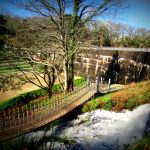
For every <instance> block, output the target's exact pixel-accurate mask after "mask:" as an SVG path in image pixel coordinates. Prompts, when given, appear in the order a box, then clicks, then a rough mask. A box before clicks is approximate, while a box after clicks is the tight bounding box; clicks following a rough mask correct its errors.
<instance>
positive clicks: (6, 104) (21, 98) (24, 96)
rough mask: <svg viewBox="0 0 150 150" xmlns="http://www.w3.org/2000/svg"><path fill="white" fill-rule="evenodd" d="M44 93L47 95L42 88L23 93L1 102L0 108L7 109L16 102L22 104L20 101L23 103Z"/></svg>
mask: <svg viewBox="0 0 150 150" xmlns="http://www.w3.org/2000/svg"><path fill="white" fill-rule="evenodd" d="M45 95H47V93H46V91H44V90H43V89H38V90H35V91H31V92H27V93H23V94H20V95H18V96H16V97H14V98H12V99H9V100H7V101H6V102H4V103H3V104H0V110H3V109H7V108H9V107H12V106H14V105H16V104H22V103H24V104H25V103H28V102H29V101H30V100H33V99H36V98H39V97H42V96H45Z"/></svg>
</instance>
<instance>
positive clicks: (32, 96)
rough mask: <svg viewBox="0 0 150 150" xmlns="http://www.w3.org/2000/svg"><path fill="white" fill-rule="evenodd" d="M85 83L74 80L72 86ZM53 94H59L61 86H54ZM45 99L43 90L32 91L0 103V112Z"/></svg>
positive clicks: (81, 80) (83, 79)
mask: <svg viewBox="0 0 150 150" xmlns="http://www.w3.org/2000/svg"><path fill="white" fill-rule="evenodd" d="M85 82H86V79H85V78H84V77H81V78H80V79H76V80H74V86H75V87H80V86H82V85H83V84H84V83H85ZM52 91H53V93H55V94H58V93H60V92H61V86H60V85H59V84H55V85H54V86H53V89H52ZM42 97H47V93H46V91H45V90H43V89H38V90H34V91H31V92H27V93H23V94H20V95H18V96H16V97H14V98H12V99H9V100H7V101H5V102H3V103H0V110H4V109H7V108H10V107H13V106H14V105H22V104H26V103H28V102H30V101H31V100H36V99H38V98H42Z"/></svg>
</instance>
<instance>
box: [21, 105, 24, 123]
mask: <svg viewBox="0 0 150 150" xmlns="http://www.w3.org/2000/svg"><path fill="white" fill-rule="evenodd" d="M21 111H22V124H23V123H24V112H23V106H22V107H21Z"/></svg>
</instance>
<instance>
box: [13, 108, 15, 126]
mask: <svg viewBox="0 0 150 150" xmlns="http://www.w3.org/2000/svg"><path fill="white" fill-rule="evenodd" d="M15 118H16V116H15V109H14V108H13V127H15V125H16V123H15V122H16V120H15Z"/></svg>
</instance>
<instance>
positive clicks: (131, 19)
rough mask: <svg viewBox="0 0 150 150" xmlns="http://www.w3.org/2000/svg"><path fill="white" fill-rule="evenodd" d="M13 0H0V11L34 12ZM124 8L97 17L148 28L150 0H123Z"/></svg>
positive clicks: (30, 15) (25, 13)
mask: <svg viewBox="0 0 150 150" xmlns="http://www.w3.org/2000/svg"><path fill="white" fill-rule="evenodd" d="M14 1H19V0H0V12H3V11H6V12H9V13H10V14H11V15H14V16H19V17H23V18H26V17H32V16H35V14H33V13H31V12H30V11H27V10H24V9H23V8H21V7H20V6H16V5H15V4H14ZM20 1H21V0H20ZM124 1H125V4H126V6H129V7H128V8H126V9H122V10H121V11H120V12H119V13H118V14H117V16H116V17H115V18H110V17H109V18H107V16H105V17H102V18H99V19H101V20H111V21H114V22H117V23H123V24H127V25H130V26H133V27H136V28H146V29H149V30H150V0H124Z"/></svg>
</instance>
